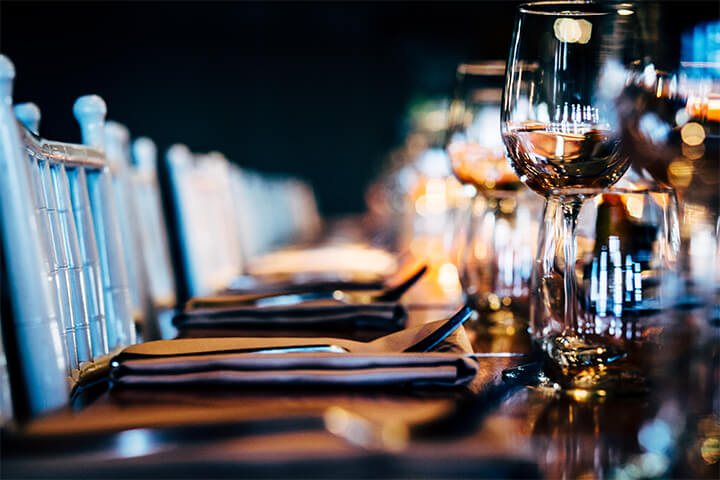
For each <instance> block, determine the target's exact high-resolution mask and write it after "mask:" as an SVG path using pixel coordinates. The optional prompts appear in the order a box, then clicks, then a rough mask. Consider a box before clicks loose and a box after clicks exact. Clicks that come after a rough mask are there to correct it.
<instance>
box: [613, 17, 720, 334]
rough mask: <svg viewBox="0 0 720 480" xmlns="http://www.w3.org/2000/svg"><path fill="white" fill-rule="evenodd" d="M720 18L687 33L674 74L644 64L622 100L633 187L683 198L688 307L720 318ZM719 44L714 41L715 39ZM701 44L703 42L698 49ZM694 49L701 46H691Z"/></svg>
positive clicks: (683, 302)
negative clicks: (661, 189)
mask: <svg viewBox="0 0 720 480" xmlns="http://www.w3.org/2000/svg"><path fill="white" fill-rule="evenodd" d="M718 37H720V22H714V23H708V24H703V25H699V26H698V27H696V28H695V29H693V30H692V31H690V32H688V33H687V34H686V35H685V36H684V41H683V44H684V45H683V51H684V52H686V53H685V55H686V59H685V60H683V61H682V62H681V64H680V69H679V70H678V71H676V72H663V71H658V70H656V69H655V67H654V66H653V65H652V64H644V63H638V64H636V65H634V68H633V69H632V70H631V71H630V73H629V75H628V80H627V82H626V83H627V84H626V87H625V88H624V89H623V91H622V94H621V95H620V96H619V97H618V99H617V105H618V110H619V113H620V117H619V118H620V119H621V124H622V143H623V148H624V150H625V151H626V152H627V154H628V155H629V156H630V158H631V159H632V169H631V172H630V175H629V179H630V180H631V182H632V183H633V184H634V185H652V184H658V185H668V186H672V187H673V188H674V189H675V190H676V191H677V194H678V198H679V201H680V233H681V238H682V242H681V253H680V268H681V271H682V272H683V277H684V283H683V292H682V296H681V297H680V298H679V302H680V304H681V306H684V307H691V308H694V307H698V306H704V307H709V311H708V313H709V315H710V316H711V318H714V319H715V320H716V321H717V319H718V317H720V312H718V304H719V303H720V294H719V292H720V266H718V263H719V262H720V236H719V235H718V231H719V229H720V213H719V212H720V41H718V40H717V38H718ZM713 42H714V43H713ZM698 44H699V45H700V47H699V48H698ZM691 47H695V48H691Z"/></svg>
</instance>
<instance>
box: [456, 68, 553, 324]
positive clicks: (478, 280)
mask: <svg viewBox="0 0 720 480" xmlns="http://www.w3.org/2000/svg"><path fill="white" fill-rule="evenodd" d="M504 82H505V62H503V61H483V62H473V63H463V64H460V65H459V66H458V69H457V83H456V91H455V95H454V98H453V101H452V103H451V106H450V114H449V122H448V136H447V143H446V150H447V152H448V156H449V158H450V164H451V166H452V169H453V172H454V174H455V176H456V177H457V178H458V180H460V181H461V182H462V183H463V184H464V185H465V188H466V189H467V191H469V193H470V194H471V195H472V196H473V197H474V198H473V202H472V204H471V205H470V208H468V209H467V210H466V211H465V214H466V215H464V216H459V217H458V220H457V223H456V225H455V232H456V233H455V235H456V237H460V238H465V239H466V240H465V241H464V243H462V246H461V247H460V248H459V249H458V250H459V253H460V257H459V258H458V260H457V262H458V265H457V266H458V270H459V272H460V280H461V284H462V287H463V292H464V294H465V297H466V300H467V302H468V304H469V305H470V306H471V307H473V309H474V310H475V311H476V312H478V313H479V315H478V318H477V320H476V321H475V322H474V325H475V326H477V327H480V328H481V329H484V328H485V327H490V329H491V330H492V331H493V332H495V333H505V332H507V333H513V332H514V331H515V330H516V329H517V328H518V327H520V328H522V326H523V325H520V323H525V322H526V319H527V311H528V295H529V292H530V271H531V268H532V261H533V252H534V250H535V242H536V239H537V227H538V224H539V222H538V218H539V214H540V206H541V205H540V198H539V197H536V196H535V195H532V194H529V193H528V192H527V191H525V189H524V188H522V187H523V185H522V183H521V182H520V180H519V179H518V177H517V175H515V172H514V171H513V170H512V168H511V167H510V165H509V163H508V160H507V157H506V155H505V147H504V145H503V142H502V136H501V133H500V107H501V100H502V86H503V84H504ZM461 242H462V240H461Z"/></svg>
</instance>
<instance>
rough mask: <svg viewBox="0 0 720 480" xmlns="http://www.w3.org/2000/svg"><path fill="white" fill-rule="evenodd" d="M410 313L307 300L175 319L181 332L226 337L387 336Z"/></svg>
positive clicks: (393, 306)
mask: <svg viewBox="0 0 720 480" xmlns="http://www.w3.org/2000/svg"><path fill="white" fill-rule="evenodd" d="M406 318H407V312H406V311H405V309H404V308H403V307H402V306H401V305H399V304H397V303H383V302H377V303H371V304H348V303H344V302H340V301H337V300H308V301H304V302H301V303H298V304H295V305H290V306H280V305H278V306H242V307H230V308H201V309H193V310H188V311H184V312H181V313H179V314H177V315H176V316H175V318H174V319H173V324H174V325H175V327H177V328H178V330H179V331H180V332H182V331H183V330H188V329H196V330H197V329H201V330H203V331H204V332H205V333H206V334H205V335H204V336H207V332H208V330H211V329H218V330H219V331H222V332H223V334H224V335H225V336H233V335H232V332H233V331H237V333H238V335H239V334H240V333H241V331H242V330H247V331H249V332H251V333H252V332H254V331H261V330H266V331H270V332H274V333H275V334H277V333H278V332H296V331H299V332H304V333H305V334H307V333H312V334H315V335H318V334H322V333H323V332H333V333H337V332H346V333H347V334H353V333H356V332H357V331H359V330H363V331H374V332H376V335H375V336H377V332H381V333H388V332H394V331H397V330H400V329H401V328H403V326H404V325H405V320H406Z"/></svg>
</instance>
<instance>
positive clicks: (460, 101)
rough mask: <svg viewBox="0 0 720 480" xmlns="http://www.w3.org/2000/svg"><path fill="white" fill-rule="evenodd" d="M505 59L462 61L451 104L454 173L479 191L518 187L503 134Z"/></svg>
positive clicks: (450, 147)
mask: <svg viewBox="0 0 720 480" xmlns="http://www.w3.org/2000/svg"><path fill="white" fill-rule="evenodd" d="M504 80H505V62H503V61H498V60H493V61H484V62H476V63H462V64H460V65H459V66H458V69H457V88H456V91H455V95H454V98H453V101H452V104H451V105H450V113H449V119H448V120H449V122H448V136H447V142H446V150H447V152H448V155H449V157H450V165H451V167H452V169H453V173H454V174H455V176H456V177H457V178H458V179H459V180H460V182H462V183H463V184H465V185H472V186H473V187H474V188H475V189H476V190H477V191H478V192H484V191H493V190H517V189H518V188H520V186H521V183H520V181H519V180H518V178H517V175H515V173H514V172H513V170H512V169H511V168H510V166H509V164H508V160H507V156H506V155H505V149H504V147H503V143H502V137H501V134H500V123H499V118H500V108H501V100H502V86H503V83H504Z"/></svg>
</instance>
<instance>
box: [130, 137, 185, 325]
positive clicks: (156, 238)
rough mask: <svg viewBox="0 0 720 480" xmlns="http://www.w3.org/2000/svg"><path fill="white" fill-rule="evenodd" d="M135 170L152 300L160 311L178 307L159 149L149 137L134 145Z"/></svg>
mask: <svg viewBox="0 0 720 480" xmlns="http://www.w3.org/2000/svg"><path fill="white" fill-rule="evenodd" d="M132 156H133V167H132V168H131V171H130V178H131V184H132V191H133V198H134V199H135V200H136V205H137V207H138V216H137V218H136V221H137V222H139V231H140V236H141V244H142V251H143V256H144V259H145V264H146V270H147V272H148V274H149V281H150V283H149V288H150V297H151V298H152V301H153V305H154V307H155V309H156V311H157V310H159V309H167V308H172V307H174V306H175V283H174V280H173V270H172V264H171V262H170V249H169V245H168V235H167V230H166V226H165V220H164V216H163V208H162V201H161V197H160V187H159V184H158V178H157V148H156V147H155V143H154V142H153V141H152V140H150V139H149V138H147V137H139V138H136V139H135V140H134V141H133V143H132Z"/></svg>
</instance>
